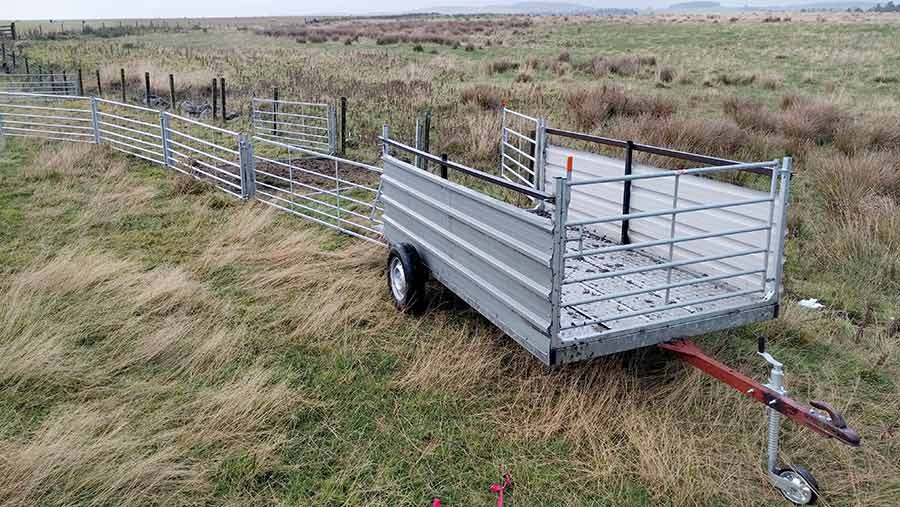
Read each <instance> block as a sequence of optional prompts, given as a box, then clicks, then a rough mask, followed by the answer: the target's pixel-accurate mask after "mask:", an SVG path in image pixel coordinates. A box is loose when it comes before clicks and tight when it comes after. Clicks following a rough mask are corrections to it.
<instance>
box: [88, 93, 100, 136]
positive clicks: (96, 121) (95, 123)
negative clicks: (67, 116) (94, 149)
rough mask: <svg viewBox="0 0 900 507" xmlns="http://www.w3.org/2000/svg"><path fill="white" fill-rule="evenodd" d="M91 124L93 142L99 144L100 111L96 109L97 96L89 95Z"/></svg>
mask: <svg viewBox="0 0 900 507" xmlns="http://www.w3.org/2000/svg"><path fill="white" fill-rule="evenodd" d="M91 126H92V127H93V128H94V143H96V144H100V141H101V140H102V139H100V113H99V112H98V111H97V97H91Z"/></svg>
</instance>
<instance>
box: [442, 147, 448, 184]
mask: <svg viewBox="0 0 900 507" xmlns="http://www.w3.org/2000/svg"><path fill="white" fill-rule="evenodd" d="M441 162H443V163H442V164H441V178H444V179H445V180H446V179H447V154H446V153H441Z"/></svg>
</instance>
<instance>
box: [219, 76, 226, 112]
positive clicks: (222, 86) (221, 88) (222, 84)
mask: <svg viewBox="0 0 900 507" xmlns="http://www.w3.org/2000/svg"><path fill="white" fill-rule="evenodd" d="M219 91H220V92H221V93H222V121H223V122H224V121H225V115H226V114H227V113H226V112H225V78H224V77H220V78H219Z"/></svg>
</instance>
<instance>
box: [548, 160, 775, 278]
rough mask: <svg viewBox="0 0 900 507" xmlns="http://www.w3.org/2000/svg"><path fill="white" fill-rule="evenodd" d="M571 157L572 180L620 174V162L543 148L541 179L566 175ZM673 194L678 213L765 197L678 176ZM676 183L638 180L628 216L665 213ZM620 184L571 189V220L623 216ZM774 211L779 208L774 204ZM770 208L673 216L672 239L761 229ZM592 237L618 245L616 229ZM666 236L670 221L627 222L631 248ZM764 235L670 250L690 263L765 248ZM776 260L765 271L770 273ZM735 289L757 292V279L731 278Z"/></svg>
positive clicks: (756, 262)
mask: <svg viewBox="0 0 900 507" xmlns="http://www.w3.org/2000/svg"><path fill="white" fill-rule="evenodd" d="M569 156H572V157H574V173H573V174H574V179H576V180H579V179H587V178H597V177H614V176H622V175H623V174H624V168H625V163H624V161H622V160H618V159H614V158H610V157H604V156H601V155H597V154H593V153H588V152H583V151H577V150H570V149H566V148H561V147H557V146H550V147H549V148H548V156H547V167H546V177H547V178H548V180H549V179H551V178H553V177H557V176H564V175H565V162H566V158H567V157H569ZM651 172H665V173H670V171H664V170H661V169H656V168H653V167H649V166H643V165H637V164H636V165H635V166H634V168H633V173H634V174H646V173H651ZM680 180H681V181H680V183H679V191H678V207H679V208H684V207H690V206H698V205H707V204H716V203H726V202H729V201H730V202H734V201H744V200H751V199H759V198H766V197H768V195H769V194H768V192H760V191H757V190H753V189H749V188H745V187H741V186H738V185H732V184H729V183H724V182H720V181H714V180H710V179H708V178H701V177H698V176H682V177H681V178H680ZM674 183H675V178H657V179H647V180H637V181H635V182H634V183H633V184H632V188H631V212H632V213H639V212H645V211H656V210H662V209H670V208H672V204H673V190H674ZM622 194H623V183H621V182H616V183H607V184H600V185H586V186H582V187H574V188H573V193H572V203H571V205H570V206H569V217H570V220H580V219H588V218H599V217H604V216H613V215H619V214H621V213H622ZM775 206H776V209H778V203H776V204H775ZM769 214H770V204H769V203H766V202H764V203H756V204H748V205H743V206H735V207H729V208H722V209H711V210H704V211H698V212H693V213H682V214H679V215H678V218H677V221H676V227H675V236H693V235H699V234H703V233H707V232H715V231H724V230H728V229H740V228H746V227H754V226H760V225H765V224H767V223H768V222H769ZM590 227H591V229H592V230H593V231H594V232H598V233H601V234H604V235H606V236H607V237H608V238H610V239H611V240H613V241H616V242H620V241H621V223H620V222H614V223H608V224H597V225H592V226H590ZM669 235H670V215H667V216H657V217H650V218H641V219H636V220H631V222H630V229H629V236H630V239H631V241H632V242H634V243H637V242H643V241H651V240H658V239H665V238H668V237H669ZM766 244H767V237H766V231H757V232H749V233H744V234H738V235H732V236H728V237H719V238H709V239H702V240H697V241H690V242H682V243H678V244H676V246H675V249H674V252H673V259H674V260H680V259H690V258H697V257H704V256H712V255H719V254H725V253H731V252H734V253H736V252H740V251H746V250H750V249H753V248H765V247H766ZM646 251H647V252H648V253H651V254H653V255H656V256H659V257H662V258H665V257H667V256H668V246H659V247H655V248H649V249H647V250H646ZM763 262H764V256H763V254H762V253H759V254H754V255H747V256H743V257H736V258H732V259H728V260H725V261H717V262H708V263H703V264H698V265H696V266H693V267H692V268H691V269H692V270H693V271H696V272H699V273H702V274H708V275H710V276H716V275H720V274H723V273H734V272H739V271H745V270H749V269H760V268H761V267H762V265H763ZM774 262H775V259H774V258H772V259H771V262H770V265H769V273H772V272H773V269H774V267H773V266H774ZM729 283H731V284H732V285H736V286H739V287H751V286H759V284H760V279H759V276H754V277H742V278H734V279H732V280H730V281H729Z"/></svg>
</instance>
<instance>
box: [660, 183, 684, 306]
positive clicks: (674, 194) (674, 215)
mask: <svg viewBox="0 0 900 507" xmlns="http://www.w3.org/2000/svg"><path fill="white" fill-rule="evenodd" d="M680 182H681V177H680V176H679V175H678V173H675V189H674V191H673V192H672V209H673V210H677V209H678V187H679V183H680ZM669 220H670V225H669V239H675V226H676V223H677V221H678V213H676V212H675V211H673V212H672V216H671V218H670V219H669ZM674 255H675V243H669V258H668V259H667V262H672V257H673V256H674ZM670 283H672V268H668V269H667V270H666V284H667V285H668V284H670ZM663 301H665V302H666V303H668V302H669V289H668V288H667V289H666V296H665V298H664V299H663Z"/></svg>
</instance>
